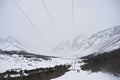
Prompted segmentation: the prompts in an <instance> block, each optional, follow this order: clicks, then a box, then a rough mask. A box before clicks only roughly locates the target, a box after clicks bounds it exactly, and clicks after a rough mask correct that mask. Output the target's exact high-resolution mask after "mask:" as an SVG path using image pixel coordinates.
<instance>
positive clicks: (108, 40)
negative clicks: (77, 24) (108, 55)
mask: <svg viewBox="0 0 120 80" xmlns="http://www.w3.org/2000/svg"><path fill="white" fill-rule="evenodd" d="M66 43H68V42H66ZM66 43H62V44H59V46H57V47H56V48H54V49H53V50H52V51H51V53H50V54H51V55H52V54H54V55H55V54H56V56H62V57H63V56H64V57H66V56H69V57H73V56H75V57H78V56H79V57H80V56H85V55H88V54H92V53H103V52H106V51H111V50H114V49H117V48H120V45H119V44H120V26H115V27H113V28H108V29H105V30H103V31H99V32H97V33H95V34H93V35H92V36H90V37H88V38H84V37H81V36H79V37H77V38H75V39H74V40H73V41H72V42H70V43H68V44H66ZM66 47H67V48H66Z"/></svg>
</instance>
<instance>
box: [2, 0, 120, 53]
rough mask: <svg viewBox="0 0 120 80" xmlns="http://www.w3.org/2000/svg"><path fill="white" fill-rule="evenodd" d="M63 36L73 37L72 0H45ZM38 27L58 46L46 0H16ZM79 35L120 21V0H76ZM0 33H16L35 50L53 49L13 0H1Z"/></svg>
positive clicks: (25, 43)
mask: <svg viewBox="0 0 120 80" xmlns="http://www.w3.org/2000/svg"><path fill="white" fill-rule="evenodd" d="M44 1H45V2H46V5H47V8H48V11H49V13H50V15H51V17H52V20H53V22H54V24H55V28H56V31H57V32H58V34H59V36H60V38H61V40H71V39H72V38H73V30H72V29H73V27H72V0H44ZM16 2H17V3H18V4H19V6H21V8H22V9H23V11H24V12H25V13H26V15H27V16H28V17H29V18H30V20H31V21H32V22H33V24H34V25H35V26H36V27H37V29H38V30H39V31H40V32H41V33H42V35H43V36H44V37H45V38H46V39H47V41H48V42H49V43H50V44H51V46H52V47H54V46H55V45H56V44H58V39H57V36H56V34H55V31H54V29H53V27H52V25H51V23H50V20H49V17H48V16H47V13H46V11H45V8H44V7H43V4H42V0H16ZM74 20H75V27H74V28H75V35H76V36H77V35H86V36H89V35H91V34H93V33H95V32H97V31H100V30H103V29H105V28H109V27H113V26H116V25H120V0H74ZM0 35H1V36H13V37H16V38H17V39H18V40H19V41H20V42H21V43H23V45H24V46H25V47H26V48H28V49H29V50H31V51H35V52H41V51H46V52H47V51H49V47H47V45H46V43H45V41H44V40H43V39H41V38H40V37H39V35H38V33H37V32H36V31H35V30H34V29H33V27H32V26H31V24H30V23H29V22H28V21H27V19H26V18H25V17H24V16H23V14H22V13H21V12H20V10H19V9H18V8H17V7H16V5H15V4H14V3H13V1H12V0H0Z"/></svg>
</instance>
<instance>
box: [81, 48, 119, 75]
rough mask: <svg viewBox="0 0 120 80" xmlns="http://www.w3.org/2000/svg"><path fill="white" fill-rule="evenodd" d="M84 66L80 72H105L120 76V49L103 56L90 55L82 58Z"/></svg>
mask: <svg viewBox="0 0 120 80" xmlns="http://www.w3.org/2000/svg"><path fill="white" fill-rule="evenodd" d="M82 59H83V62H84V63H85V64H84V65H82V66H81V69H82V70H86V71H91V72H98V71H102V72H107V73H109V74H113V75H115V76H120V49H117V50H114V51H111V52H105V53H103V54H98V55H95V54H92V55H88V56H85V57H82Z"/></svg>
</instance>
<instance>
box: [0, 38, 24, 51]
mask: <svg viewBox="0 0 120 80" xmlns="http://www.w3.org/2000/svg"><path fill="white" fill-rule="evenodd" d="M0 50H7V51H11V50H18V51H21V50H22V51H23V50H25V48H24V47H23V46H22V44H21V43H20V42H19V41H18V40H17V39H16V38H13V37H10V36H8V37H0Z"/></svg>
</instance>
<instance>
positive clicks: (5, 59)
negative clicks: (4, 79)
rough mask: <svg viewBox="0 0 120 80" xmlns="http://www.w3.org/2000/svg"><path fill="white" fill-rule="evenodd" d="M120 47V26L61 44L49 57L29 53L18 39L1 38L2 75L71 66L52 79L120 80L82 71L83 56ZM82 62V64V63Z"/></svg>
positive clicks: (107, 75)
mask: <svg viewBox="0 0 120 80" xmlns="http://www.w3.org/2000/svg"><path fill="white" fill-rule="evenodd" d="M119 48H120V26H115V27H113V28H109V29H105V30H103V31H100V32H98V33H95V34H93V35H91V36H90V37H88V38H85V37H83V36H78V37H76V38H75V39H74V40H73V41H63V42H61V43H59V44H58V45H57V46H56V47H55V48H54V49H52V50H51V51H50V52H49V53H47V54H46V55H41V54H40V53H29V52H27V51H26V49H25V48H24V47H23V46H22V44H21V43H20V42H19V41H18V40H17V39H15V38H12V37H6V38H0V65H1V66H0V73H3V72H5V71H6V70H11V69H22V70H25V69H27V70H32V69H36V68H49V67H55V66H56V65H64V64H65V65H71V68H70V71H68V72H66V73H65V74H64V75H63V76H61V77H58V78H55V79H52V80H80V79H82V80H101V79H102V80H119V79H120V78H119V77H114V76H113V75H109V74H106V73H102V72H96V73H90V72H89V71H88V72H87V71H83V70H81V68H80V66H81V65H82V64H84V63H83V62H82V61H81V59H80V58H81V57H83V56H87V55H91V54H93V53H94V54H95V55H98V54H102V53H104V52H110V51H113V50H116V49H119ZM79 61H80V62H81V63H78V62H79Z"/></svg>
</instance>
